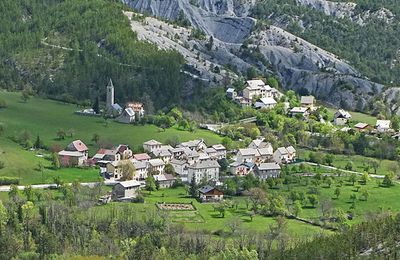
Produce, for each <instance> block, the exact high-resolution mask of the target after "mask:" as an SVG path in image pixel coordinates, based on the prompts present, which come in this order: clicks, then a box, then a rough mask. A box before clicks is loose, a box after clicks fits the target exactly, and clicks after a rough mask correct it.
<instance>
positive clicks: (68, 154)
mask: <svg viewBox="0 0 400 260" xmlns="http://www.w3.org/2000/svg"><path fill="white" fill-rule="evenodd" d="M88 155H89V149H88V148H87V146H86V145H85V143H83V142H82V141H81V140H75V141H73V142H72V143H70V144H68V145H67V147H66V148H65V149H64V150H62V151H60V152H59V153H58V157H59V160H60V164H61V166H63V167H75V166H83V165H85V164H86V162H87V160H88Z"/></svg>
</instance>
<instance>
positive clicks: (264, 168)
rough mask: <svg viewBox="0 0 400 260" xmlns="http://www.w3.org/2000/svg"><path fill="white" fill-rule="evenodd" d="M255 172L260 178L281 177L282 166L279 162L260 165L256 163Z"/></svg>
mask: <svg viewBox="0 0 400 260" xmlns="http://www.w3.org/2000/svg"><path fill="white" fill-rule="evenodd" d="M255 173H256V176H257V177H258V178H259V179H260V180H266V179H268V178H279V176H280V174H281V166H279V164H277V163H261V164H260V165H256V167H255Z"/></svg>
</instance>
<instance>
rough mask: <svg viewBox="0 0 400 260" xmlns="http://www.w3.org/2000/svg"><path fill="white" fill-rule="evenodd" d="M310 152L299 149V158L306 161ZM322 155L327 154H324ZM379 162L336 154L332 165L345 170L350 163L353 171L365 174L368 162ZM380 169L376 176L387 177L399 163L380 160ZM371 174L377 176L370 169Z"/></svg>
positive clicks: (356, 156)
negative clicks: (350, 162)
mask: <svg viewBox="0 0 400 260" xmlns="http://www.w3.org/2000/svg"><path fill="white" fill-rule="evenodd" d="M309 152H310V151H308V150H305V149H298V155H299V158H301V159H304V158H305V157H306V156H307V154H308V153H309ZM322 154H326V153H324V152H322ZM370 160H377V159H375V158H369V157H366V156H361V155H351V156H348V155H343V154H335V155H334V160H333V163H332V165H333V166H334V167H337V168H341V169H344V168H345V166H346V164H347V163H348V162H349V161H352V162H353V165H354V168H353V171H357V172H365V167H366V166H367V165H368V161H370ZM378 162H379V167H378V168H377V171H376V174H378V175H386V174H387V173H389V172H391V171H393V169H396V168H398V167H399V163H398V162H397V161H391V160H378ZM369 173H372V174H375V172H374V169H372V168H370V169H369Z"/></svg>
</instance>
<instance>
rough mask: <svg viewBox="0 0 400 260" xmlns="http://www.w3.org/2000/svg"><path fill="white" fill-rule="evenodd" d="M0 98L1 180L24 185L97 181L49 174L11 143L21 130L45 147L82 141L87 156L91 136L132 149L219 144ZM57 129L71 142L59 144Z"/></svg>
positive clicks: (71, 172)
mask: <svg viewBox="0 0 400 260" xmlns="http://www.w3.org/2000/svg"><path fill="white" fill-rule="evenodd" d="M0 98H2V99H4V100H6V102H7V108H5V109H0V122H2V123H3V124H4V126H5V133H4V134H3V135H2V136H0V160H1V161H3V162H5V167H4V168H3V169H0V176H19V177H21V183H23V184H33V183H39V182H42V181H44V182H51V180H52V178H53V177H54V176H57V175H60V176H61V177H62V179H63V180H65V181H72V180H75V179H77V180H79V181H95V180H97V178H98V174H97V171H96V170H95V169H92V170H83V171H82V170H79V169H63V170H60V171H53V170H51V169H50V168H49V166H50V162H48V161H46V160H44V159H42V158H39V157H37V156H36V152H31V151H26V150H24V149H23V148H22V147H20V146H19V145H18V144H16V143H14V142H13V141H11V140H10V137H11V136H15V135H19V133H21V132H22V131H23V130H27V131H29V132H30V133H31V140H32V142H33V141H34V140H35V139H36V136H37V135H39V136H40V138H41V139H42V140H43V142H44V144H45V145H47V146H49V147H50V146H52V145H54V144H58V145H61V146H62V147H64V146H65V145H67V144H68V143H69V142H71V141H72V140H73V139H81V140H82V141H83V142H85V143H86V144H87V145H88V147H89V149H90V154H94V153H95V152H96V150H97V147H96V145H95V144H93V142H92V141H91V139H92V136H93V134H94V133H97V134H98V135H99V136H100V139H101V140H103V141H107V142H109V143H113V144H119V143H125V144H128V145H130V146H131V147H133V148H137V147H139V146H141V144H142V143H143V142H144V141H146V140H149V139H157V140H159V141H166V140H167V139H168V138H171V137H173V136H177V137H179V139H180V140H181V141H187V140H190V139H194V138H203V139H205V140H206V142H207V143H208V144H215V143H218V142H220V140H221V138H220V137H219V136H218V135H216V134H214V133H212V132H210V131H205V130H200V129H199V130H197V131H196V132H193V133H191V132H187V131H180V130H178V129H177V128H171V129H166V130H165V131H160V130H159V129H158V128H157V127H156V126H153V125H144V126H133V125H124V124H119V123H117V122H112V121H109V123H108V125H107V126H106V125H105V124H104V120H103V119H102V118H94V117H84V116H78V115H74V114H73V112H74V111H75V110H77V109H78V108H77V107H76V106H74V105H71V104H64V103H61V102H57V101H52V100H45V99H41V98H36V97H33V98H31V99H30V100H29V101H28V102H27V103H23V102H21V101H20V94H19V93H10V92H4V91H0ZM59 129H64V130H66V131H67V130H69V129H73V130H74V133H75V134H74V136H73V137H72V138H71V137H68V138H66V139H65V140H58V139H57V135H56V132H57V131H58V130H59ZM39 161H42V163H43V164H44V165H45V166H46V167H48V168H47V169H46V170H45V171H44V177H43V179H42V176H41V173H38V172H37V171H36V170H35V169H36V168H37V165H38V163H39Z"/></svg>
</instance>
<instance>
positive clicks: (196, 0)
mask: <svg viewBox="0 0 400 260" xmlns="http://www.w3.org/2000/svg"><path fill="white" fill-rule="evenodd" d="M122 2H123V3H125V4H126V5H128V6H130V7H132V8H133V9H135V10H137V11H140V12H143V13H149V14H151V15H154V16H157V17H162V18H165V19H171V20H175V19H177V18H178V17H179V16H180V15H182V14H183V15H184V17H185V18H186V19H188V20H189V21H190V23H191V24H192V25H193V26H195V27H197V28H199V29H201V30H203V31H204V32H205V33H207V34H208V35H212V36H213V37H214V38H216V39H218V40H220V41H223V42H227V43H242V42H243V41H244V40H245V39H246V38H247V37H248V36H249V35H250V33H251V31H252V29H253V26H254V25H255V20H254V19H252V18H250V17H247V15H248V13H249V10H250V8H251V7H252V6H253V4H254V2H255V0H162V1H160V0H122Z"/></svg>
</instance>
